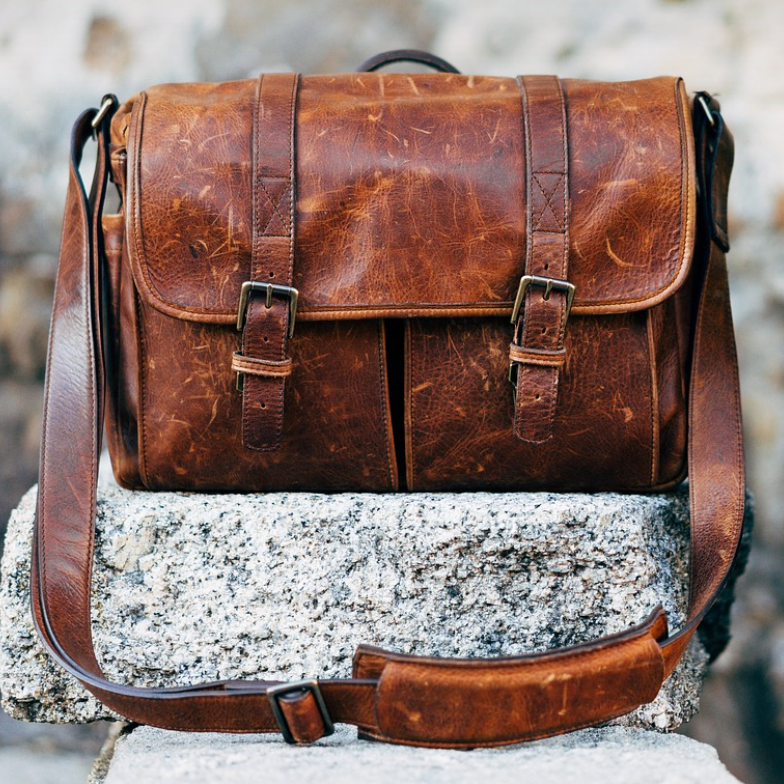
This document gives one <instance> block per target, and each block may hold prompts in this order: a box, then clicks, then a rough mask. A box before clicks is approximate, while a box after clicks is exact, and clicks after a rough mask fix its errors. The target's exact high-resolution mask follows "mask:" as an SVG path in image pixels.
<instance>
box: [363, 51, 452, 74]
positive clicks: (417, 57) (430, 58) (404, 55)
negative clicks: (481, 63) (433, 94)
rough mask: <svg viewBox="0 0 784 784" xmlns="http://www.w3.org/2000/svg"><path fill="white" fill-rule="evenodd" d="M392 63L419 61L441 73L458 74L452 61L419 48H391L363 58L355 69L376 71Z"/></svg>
mask: <svg viewBox="0 0 784 784" xmlns="http://www.w3.org/2000/svg"><path fill="white" fill-rule="evenodd" d="M392 63H420V64H422V65H427V66H429V67H430V68H434V69H435V70H436V71H440V72H441V73H453V74H459V73H460V71H458V70H457V68H455V66H454V65H452V63H450V62H447V61H446V60H444V59H442V58H441V57H437V56H436V55H434V54H430V52H423V51H421V50H420V49H393V50H391V51H389V52H381V53H380V54H377V55H375V56H374V57H371V58H370V59H368V60H365V62H364V63H362V65H360V66H359V68H357V71H377V70H378V69H379V68H383V67H384V66H385V65H391V64H392Z"/></svg>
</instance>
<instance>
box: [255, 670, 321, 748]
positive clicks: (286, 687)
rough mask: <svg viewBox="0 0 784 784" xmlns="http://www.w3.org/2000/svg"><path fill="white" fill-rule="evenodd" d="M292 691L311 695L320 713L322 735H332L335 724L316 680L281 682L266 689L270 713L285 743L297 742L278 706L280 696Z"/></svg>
mask: <svg viewBox="0 0 784 784" xmlns="http://www.w3.org/2000/svg"><path fill="white" fill-rule="evenodd" d="M293 691H306V692H310V693H311V694H312V695H313V699H314V700H315V702H316V707H317V708H318V711H319V714H320V715H321V721H322V723H323V724H324V736H323V737H326V736H327V735H332V734H333V733H334V732H335V725H334V724H333V723H332V718H331V717H330V715H329V711H328V710H327V703H326V702H324V695H323V694H322V693H321V689H320V688H319V684H318V681H317V680H311V681H297V682H295V683H281V684H280V685H278V686H273V687H272V688H270V689H267V699H268V700H269V703H270V707H271V708H272V713H273V715H274V716H275V721H277V722H278V728H279V729H280V732H281V734H282V735H283V740H285V741H286V743H296V742H297V741H296V740H295V739H294V736H293V735H292V734H291V729H290V728H289V723H288V722H287V721H286V717H285V716H284V715H283V711H282V710H281V707H280V698H281V697H283V696H285V695H286V694H290V693H291V692H293Z"/></svg>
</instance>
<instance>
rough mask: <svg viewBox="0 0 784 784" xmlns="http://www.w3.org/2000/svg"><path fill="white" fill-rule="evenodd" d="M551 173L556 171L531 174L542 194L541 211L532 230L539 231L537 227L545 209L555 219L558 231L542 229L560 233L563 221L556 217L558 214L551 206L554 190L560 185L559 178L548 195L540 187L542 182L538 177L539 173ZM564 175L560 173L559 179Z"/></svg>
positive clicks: (562, 228)
mask: <svg viewBox="0 0 784 784" xmlns="http://www.w3.org/2000/svg"><path fill="white" fill-rule="evenodd" d="M551 173H552V174H555V173H556V172H534V173H533V174H532V175H531V176H532V179H533V180H534V182H536V184H537V185H538V186H539V190H540V191H541V193H542V196H544V207H542V209H541V211H540V213H539V217H538V219H537V222H536V226H535V227H534V231H540V230H541V229H540V228H539V226H540V224H541V223H542V220H543V219H544V214H545V212H547V210H550V214H551V215H552V216H553V219H554V220H555V223H556V225H557V226H558V228H559V231H557V232H553V230H552V229H550V230H547V229H544V231H549V232H550V233H556V234H560V233H561V232H563V230H564V221H563V220H561V219H560V218H559V217H558V215H557V214H556V212H555V208H554V207H553V204H552V199H553V197H554V196H555V191H556V190H557V189H558V185H560V180H559V181H558V182H557V183H556V185H555V188H553V191H552V193H550V195H549V196H548V194H547V192H546V191H545V189H544V188H543V187H542V183H541V182H540V181H539V177H538V175H539V174H551ZM565 176H566V175H564V174H561V175H560V177H561V179H563V178H564V177H565Z"/></svg>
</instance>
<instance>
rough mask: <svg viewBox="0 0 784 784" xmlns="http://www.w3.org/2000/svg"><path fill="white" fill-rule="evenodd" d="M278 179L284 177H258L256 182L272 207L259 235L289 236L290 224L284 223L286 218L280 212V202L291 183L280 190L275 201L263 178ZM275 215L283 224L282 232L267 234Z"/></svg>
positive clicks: (268, 179) (289, 188) (267, 179)
mask: <svg viewBox="0 0 784 784" xmlns="http://www.w3.org/2000/svg"><path fill="white" fill-rule="evenodd" d="M278 179H280V180H284V181H285V178H284V177H259V182H258V184H259V185H260V186H261V189H262V190H263V191H264V195H265V196H266V197H267V201H268V203H269V206H270V207H272V213H271V214H270V216H269V218H268V219H267V222H266V224H265V225H264V229H263V230H262V232H261V236H262V237H288V236H290V233H291V227H290V225H289V224H287V223H286V218H285V217H284V216H283V214H282V213H281V212H280V204H281V202H282V201H283V199H284V198H286V196H287V194H288V193H289V191H290V190H291V185H288V186H287V187H286V188H284V189H283V191H282V192H281V194H280V196H278V199H277V201H276V200H275V199H273V198H272V196H271V195H270V192H269V191H268V190H267V186H266V185H265V184H264V181H265V180H266V181H268V182H269V181H270V180H278ZM276 217H277V218H278V220H279V221H280V222H281V224H282V225H283V229H284V233H283V234H271V233H269V234H268V233H267V232H268V229H269V227H270V225H271V223H272V221H273V220H274V219H275V218H276ZM259 222H260V221H259Z"/></svg>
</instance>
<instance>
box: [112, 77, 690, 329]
mask: <svg viewBox="0 0 784 784" xmlns="http://www.w3.org/2000/svg"><path fill="white" fill-rule="evenodd" d="M563 87H564V94H565V99H566V106H567V122H568V128H569V137H570V159H569V167H570V173H571V180H572V187H571V193H570V198H571V209H572V226H571V246H570V256H571V259H570V264H569V269H570V279H571V280H572V282H573V283H574V284H575V285H576V287H577V291H576V304H575V311H576V312H580V311H583V312H591V311H595V310H606V309H608V308H614V309H621V310H631V309H639V308H644V307H647V306H648V305H650V304H652V302H654V301H657V300H661V299H663V298H665V297H666V296H667V294H668V293H669V292H670V291H671V290H672V289H673V288H674V287H675V286H677V285H678V284H679V283H681V282H682V281H683V279H684V277H685V275H686V272H687V267H688V261H689V258H690V254H691V250H692V245H693V233H694V227H693V221H692V220H691V219H690V218H691V215H693V204H692V202H693V200H694V183H693V178H692V176H691V172H692V169H693V165H692V164H693V161H692V156H693V152H692V146H693V145H692V143H691V130H690V123H689V122H688V116H689V109H688V100H687V98H686V94H685V91H684V89H683V86H682V83H681V82H680V81H679V80H676V79H673V78H659V79H651V80H642V81H636V82H620V83H598V82H587V81H579V80H568V79H567V80H563ZM254 90H255V80H248V81H240V82H231V83H227V84H191V85H188V84H186V85H162V86H158V87H153V88H151V89H149V90H147V91H146V93H144V94H142V96H141V97H140V98H139V99H138V100H136V101H134V102H133V103H132V104H130V105H126V106H124V107H123V108H122V109H121V110H120V112H119V113H118V115H117V116H116V117H115V120H114V128H115V129H119V128H121V127H123V126H124V125H126V124H128V117H127V112H128V111H129V110H130V109H131V107H132V117H131V119H130V139H129V149H128V154H129V166H130V167H131V168H132V170H133V174H132V175H131V176H129V180H130V182H129V184H130V194H129V196H130V200H129V206H130V213H131V215H130V221H129V229H130V234H129V249H130V254H131V257H132V260H133V264H134V276H135V278H136V279H137V285H138V286H139V289H140V291H141V292H142V294H143V296H144V297H145V299H147V300H148V301H149V302H150V303H151V304H153V305H155V306H156V307H159V308H161V309H163V310H164V311H165V312H169V313H171V314H172V315H177V316H178V317H181V318H182V317H187V318H191V319H195V320H205V321H220V322H224V323H229V322H230V321H231V320H232V319H233V318H235V317H236V310H237V300H238V294H239V289H240V286H241V284H242V282H243V281H245V280H247V279H248V278H249V277H250V275H249V272H250V262H251V226H250V221H251V215H250V204H251V172H250V162H251V160H250V159H251V145H250V139H251V132H252V123H253V103H254ZM296 134H297V138H296V157H297V172H296V180H297V184H296V187H297V204H296V225H297V237H296V255H297V264H296V269H295V273H294V285H295V286H296V287H297V288H299V290H300V291H301V300H300V308H299V318H301V319H308V318H329V317H331V316H334V315H337V314H339V315H340V317H342V318H346V317H351V318H361V317H362V316H363V315H364V314H363V310H364V311H368V310H370V311H373V310H378V309H382V310H386V311H388V310H393V311H394V310H398V311H399V310H402V311H404V312H405V311H411V310H412V309H419V310H424V311H427V310H436V311H437V310H438V309H443V308H451V309H453V310H462V311H465V312H471V311H472V310H473V311H478V312H486V311H487V310H488V309H491V310H492V309H495V310H496V311H497V312H499V313H500V312H505V311H508V310H509V309H510V307H511V302H512V300H513V299H514V295H515V292H516V286H517V280H518V279H519V276H520V274H521V273H520V270H521V259H523V258H524V255H523V254H524V251H525V188H524V180H525V176H524V172H525V160H524V144H523V130H522V109H521V100H520V92H519V90H518V88H517V85H516V83H515V80H514V79H506V78H498V77H468V76H460V75H444V74H434V75H433V74H412V75H407V74H394V73H386V74H346V75H339V76H303V77H302V78H301V82H300V88H299V97H298V102H297V131H296ZM347 308H349V309H351V310H352V312H351V313H346V312H345V310H346V309H347Z"/></svg>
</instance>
